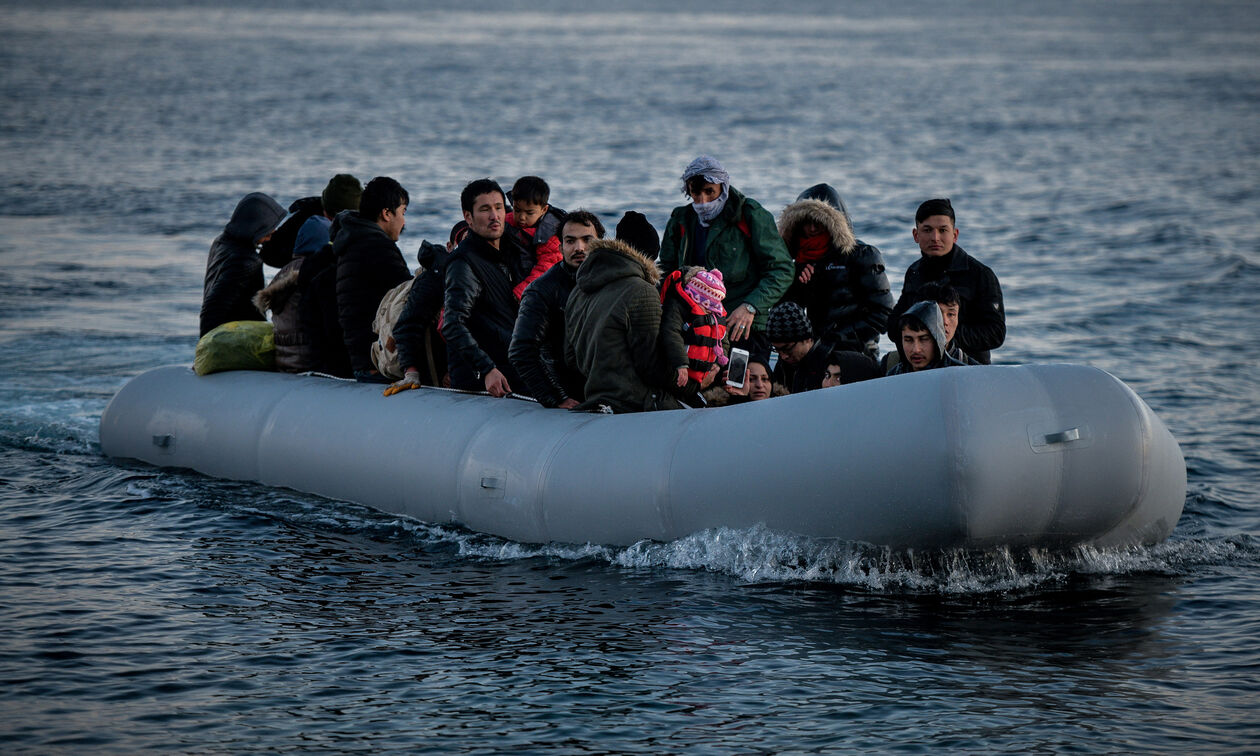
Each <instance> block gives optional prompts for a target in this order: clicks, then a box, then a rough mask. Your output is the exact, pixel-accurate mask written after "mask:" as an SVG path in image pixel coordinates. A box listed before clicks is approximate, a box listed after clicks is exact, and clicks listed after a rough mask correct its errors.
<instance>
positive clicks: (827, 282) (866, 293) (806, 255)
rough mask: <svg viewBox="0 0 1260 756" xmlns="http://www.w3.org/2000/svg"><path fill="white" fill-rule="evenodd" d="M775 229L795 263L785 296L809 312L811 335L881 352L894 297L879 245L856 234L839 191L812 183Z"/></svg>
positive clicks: (839, 345) (875, 353)
mask: <svg viewBox="0 0 1260 756" xmlns="http://www.w3.org/2000/svg"><path fill="white" fill-rule="evenodd" d="M779 235H780V236H782V237H783V242H784V244H786V245H787V248H788V252H789V253H791V255H792V259H793V261H795V263H796V278H795V279H794V280H793V282H792V286H791V288H789V289H788V292H787V294H785V295H784V297H783V298H784V300H786V301H790V302H796V303H797V304H799V305H801V306H803V307H804V308H805V309H806V311H807V312H808V313H809V320H810V323H811V324H812V326H813V330H814V339H815V340H817V341H822V342H826V343H828V344H830V345H831V346H832V347H833V348H837V349H844V350H851V351H855V352H865V353H866V354H867V355H869V356H870V357H871V358H872V359H875V358H878V356H879V337H880V335H881V334H883V333H884V329H885V328H887V327H888V314H889V313H890V312H892V308H893V304H894V301H895V300H894V299H893V295H892V292H891V290H890V286H889V283H888V273H887V272H886V270H885V268H884V256H883V255H882V254H880V251H879V250H878V249H877V248H875V247H873V246H871V245H870V244H867V243H865V242H863V241H862V240H860V239H858V238H856V237H855V236H854V235H853V226H852V224H851V223H850V222H849V213H848V211H847V210H846V209H845V206H844V201H843V200H842V199H840V194H839V193H838V192H837V191H836V190H835V189H834V188H832V187H831V186H830V185H828V184H815V185H814V186H811V187H810V188H808V189H806V190H805V191H803V192H801V194H800V195H799V196H798V197H797V198H796V201H795V202H793V203H792V204H790V205H788V206H787V207H786V208H784V209H783V213H782V214H781V215H780V216H779Z"/></svg>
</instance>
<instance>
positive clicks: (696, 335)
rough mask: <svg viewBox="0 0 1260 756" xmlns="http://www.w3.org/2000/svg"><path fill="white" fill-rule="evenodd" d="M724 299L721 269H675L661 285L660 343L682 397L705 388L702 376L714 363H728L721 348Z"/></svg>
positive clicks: (706, 373)
mask: <svg viewBox="0 0 1260 756" xmlns="http://www.w3.org/2000/svg"><path fill="white" fill-rule="evenodd" d="M725 298H726V285H725V284H724V283H723V282H722V271H720V270H705V269H704V268H694V267H693V268H688V269H686V270H685V271H678V270H676V271H674V272H672V273H670V274H669V275H668V276H667V277H666V278H665V281H664V282H663V283H662V284H661V307H662V308H664V309H663V312H662V314H661V345H662V348H663V349H664V352H665V357H666V358H667V360H668V364H669V365H670V366H671V367H673V368H674V369H675V370H676V371H677V378H676V385H677V387H678V389H679V391H678V394H679V396H680V397H682V398H685V397H687V396H689V395H692V394H695V393H696V392H697V391H699V390H700V389H701V388H705V386H704V385H703V384H704V382H705V379H706V378H707V377H708V375H709V374H710V373H711V372H712V369H713V366H714V365H715V364H717V365H725V364H726V363H727V359H726V355H725V353H724V352H723V351H722V339H723V338H724V337H725V336H726V325H725V324H723V322H722V319H723V318H725V317H726V309H725V308H724V307H722V300H723V299H725Z"/></svg>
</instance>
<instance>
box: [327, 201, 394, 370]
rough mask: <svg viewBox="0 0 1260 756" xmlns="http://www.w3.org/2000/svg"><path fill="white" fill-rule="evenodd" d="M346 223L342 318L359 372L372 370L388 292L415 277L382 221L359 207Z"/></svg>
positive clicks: (341, 253)
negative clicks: (377, 323) (379, 312)
mask: <svg viewBox="0 0 1260 756" xmlns="http://www.w3.org/2000/svg"><path fill="white" fill-rule="evenodd" d="M338 220H339V221H340V223H341V228H340V230H339V231H338V232H337V238H335V239H334V240H333V254H334V255H335V256H336V258H337V320H338V322H339V323H340V324H341V333H342V338H343V339H344V340H345V344H346V351H347V352H348V353H349V355H350V366H351V367H352V368H353V369H354V374H355V376H356V377H359V376H366V375H368V374H370V373H371V372H372V371H373V370H374V369H375V367H374V366H373V364H372V342H374V341H376V335H375V334H374V333H373V332H372V321H373V320H374V319H375V318H376V309H377V307H378V306H380V303H381V297H383V296H385V292H387V291H389V290H390V289H392V288H394V287H395V286H397V285H398V284H400V283H402V282H403V281H406V280H407V279H408V278H411V270H410V269H408V268H407V263H406V262H405V261H404V260H403V256H402V253H401V252H399V251H398V247H397V246H396V245H395V244H394V242H393V240H391V239H390V238H389V237H388V236H386V235H385V232H384V231H382V230H381V227H380V226H379V225H377V223H376V221H373V220H368V219H367V218H364V217H363V216H361V215H359V213H358V212H357V211H354V210H349V211H345V212H343V213H340V214H339V215H338Z"/></svg>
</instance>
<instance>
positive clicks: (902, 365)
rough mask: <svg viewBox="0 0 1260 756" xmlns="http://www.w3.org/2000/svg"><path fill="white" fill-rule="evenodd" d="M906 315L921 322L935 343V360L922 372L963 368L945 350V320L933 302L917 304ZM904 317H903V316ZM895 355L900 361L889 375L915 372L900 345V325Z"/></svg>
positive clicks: (962, 364)
mask: <svg viewBox="0 0 1260 756" xmlns="http://www.w3.org/2000/svg"><path fill="white" fill-rule="evenodd" d="M905 314H906V315H908V316H912V317H916V318H918V319H919V320H921V321H923V325H925V326H927V329H928V333H930V334H932V341H934V342H936V359H935V360H932V361H931V362H929V363H928V365H927V367H925V368H923V370H932V369H933V368H939V367H964V366H966V365H967V363H966V362H965V361H963V360H959V359H957V358H955V357H953V356H952V355H950V353H949V352H948V351H947V350H946V348H945V347H946V343H945V320H944V318H942V317H941V308H940V307H938V306H937V304H936V303H935V302H919V303H918V304H915V305H913V306H911V307H910V309H908V310H906V313H905ZM903 317H904V316H903ZM897 330H898V334H897V339H896V342H895V343H896V344H897V354H899V355H900V356H901V361H900V362H898V363H897V364H896V365H893V366H892V368H891V369H890V370H889V371H888V374H889V375H901V374H902V373H913V372H916V371H915V370H914V369H913V368H911V367H910V362H909V361H908V360H906V350H905V349H904V348H903V347H902V345H901V334H900V331H901V325H900V323H898V325H897Z"/></svg>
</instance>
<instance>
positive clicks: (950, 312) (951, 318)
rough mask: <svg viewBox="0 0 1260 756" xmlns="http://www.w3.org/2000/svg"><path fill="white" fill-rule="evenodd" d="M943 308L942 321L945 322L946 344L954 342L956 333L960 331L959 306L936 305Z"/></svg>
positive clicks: (938, 303)
mask: <svg viewBox="0 0 1260 756" xmlns="http://www.w3.org/2000/svg"><path fill="white" fill-rule="evenodd" d="M936 306H937V307H939V308H941V319H942V320H944V321H945V343H946V344H948V343H949V342H951V341H953V340H954V332H955V331H957V330H958V305H957V304H941V303H940V302H937V303H936Z"/></svg>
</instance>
